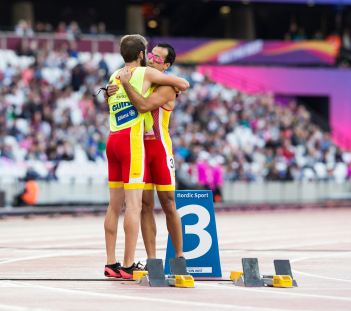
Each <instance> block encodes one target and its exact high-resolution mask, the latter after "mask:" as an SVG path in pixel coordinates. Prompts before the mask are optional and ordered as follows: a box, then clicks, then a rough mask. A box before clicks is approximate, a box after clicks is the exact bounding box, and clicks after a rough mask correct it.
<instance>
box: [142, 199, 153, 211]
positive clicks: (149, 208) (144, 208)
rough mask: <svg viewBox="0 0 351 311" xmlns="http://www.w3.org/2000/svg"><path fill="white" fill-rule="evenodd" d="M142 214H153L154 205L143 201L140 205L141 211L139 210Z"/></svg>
mask: <svg viewBox="0 0 351 311" xmlns="http://www.w3.org/2000/svg"><path fill="white" fill-rule="evenodd" d="M141 213H142V214H149V213H152V214H153V213H154V204H152V203H150V202H146V201H143V203H142V209H141Z"/></svg>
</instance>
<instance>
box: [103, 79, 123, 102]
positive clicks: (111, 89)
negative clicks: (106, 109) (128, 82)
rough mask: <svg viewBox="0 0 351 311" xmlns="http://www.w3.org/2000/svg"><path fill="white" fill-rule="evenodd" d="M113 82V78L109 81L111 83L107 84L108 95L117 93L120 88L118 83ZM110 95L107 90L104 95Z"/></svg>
mask: <svg viewBox="0 0 351 311" xmlns="http://www.w3.org/2000/svg"><path fill="white" fill-rule="evenodd" d="M111 83H112V80H111V81H109V83H108V85H107V86H108V88H107V95H108V96H112V95H114V94H116V93H117V91H118V89H119V86H118V84H114V85H111ZM108 96H106V92H105V93H104V97H105V98H106V99H107V98H108Z"/></svg>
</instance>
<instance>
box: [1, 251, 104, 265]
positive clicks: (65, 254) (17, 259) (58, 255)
mask: <svg viewBox="0 0 351 311" xmlns="http://www.w3.org/2000/svg"><path fill="white" fill-rule="evenodd" d="M102 251H105V250H89V251H88V250H86V251H80V252H75V253H72V252H69V253H61V254H57V253H55V254H46V255H41V256H32V257H22V258H16V259H10V260H6V261H1V262H0V265H3V264H7V263H11V262H16V261H25V260H33V259H42V258H50V257H61V256H75V255H83V254H91V253H101V252H102Z"/></svg>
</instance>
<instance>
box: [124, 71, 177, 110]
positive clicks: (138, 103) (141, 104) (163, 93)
mask: <svg viewBox="0 0 351 311" xmlns="http://www.w3.org/2000/svg"><path fill="white" fill-rule="evenodd" d="M120 79H121V83H122V85H123V87H124V90H125V91H126V93H127V95H128V97H129V99H130V101H131V102H132V104H133V106H134V107H135V108H136V109H137V110H138V111H139V112H140V113H145V112H148V111H153V110H155V109H157V108H159V107H161V106H164V105H165V104H166V103H167V107H165V108H166V109H169V108H171V109H173V105H174V100H175V97H176V91H175V90H174V88H173V87H172V86H168V85H165V86H159V87H158V88H157V89H156V90H157V91H155V92H153V93H152V94H150V95H149V96H148V98H145V97H143V96H141V95H140V94H139V93H138V92H137V91H135V90H134V88H133V87H132V86H131V85H130V84H129V82H128V80H125V79H123V81H122V77H121V78H120ZM170 106H172V107H170Z"/></svg>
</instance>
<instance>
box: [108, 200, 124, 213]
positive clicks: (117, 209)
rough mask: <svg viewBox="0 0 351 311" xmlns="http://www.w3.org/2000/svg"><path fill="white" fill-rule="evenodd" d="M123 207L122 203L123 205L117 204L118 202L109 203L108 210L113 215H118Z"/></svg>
mask: <svg viewBox="0 0 351 311" xmlns="http://www.w3.org/2000/svg"><path fill="white" fill-rule="evenodd" d="M123 205H124V202H123V203H119V202H110V204H109V206H108V208H109V209H110V210H111V211H112V212H114V213H115V214H118V215H119V214H120V213H121V212H122V209H123Z"/></svg>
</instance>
